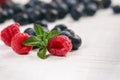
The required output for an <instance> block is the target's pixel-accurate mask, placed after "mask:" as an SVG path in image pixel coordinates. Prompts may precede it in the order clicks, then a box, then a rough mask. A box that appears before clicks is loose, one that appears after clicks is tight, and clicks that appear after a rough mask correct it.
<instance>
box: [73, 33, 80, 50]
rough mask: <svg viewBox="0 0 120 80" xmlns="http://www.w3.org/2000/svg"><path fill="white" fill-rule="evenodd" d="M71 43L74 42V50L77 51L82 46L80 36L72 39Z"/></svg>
mask: <svg viewBox="0 0 120 80" xmlns="http://www.w3.org/2000/svg"><path fill="white" fill-rule="evenodd" d="M71 42H72V50H77V49H78V48H79V47H80V46H81V44H82V40H81V38H80V37H79V36H78V35H75V36H74V37H72V38H71Z"/></svg>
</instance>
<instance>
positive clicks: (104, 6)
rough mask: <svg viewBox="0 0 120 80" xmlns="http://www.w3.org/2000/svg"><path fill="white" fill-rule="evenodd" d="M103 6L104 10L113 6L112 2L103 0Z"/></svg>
mask: <svg viewBox="0 0 120 80" xmlns="http://www.w3.org/2000/svg"><path fill="white" fill-rule="evenodd" d="M102 4H103V8H108V7H109V6H110V5H111V0H103V1H102Z"/></svg>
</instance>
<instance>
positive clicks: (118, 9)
mask: <svg viewBox="0 0 120 80" xmlns="http://www.w3.org/2000/svg"><path fill="white" fill-rule="evenodd" d="M112 9H113V11H114V13H116V14H118V13H120V6H119V5H116V6H113V8H112Z"/></svg>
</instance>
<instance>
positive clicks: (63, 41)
mask: <svg viewBox="0 0 120 80" xmlns="http://www.w3.org/2000/svg"><path fill="white" fill-rule="evenodd" d="M47 49H48V51H49V52H50V53H51V54H53V55H55V56H65V55H66V54H67V52H69V51H71V49H72V44H71V41H70V40H69V38H68V37H67V36H64V35H59V36H56V37H54V38H52V39H50V40H49V42H48V46H47Z"/></svg>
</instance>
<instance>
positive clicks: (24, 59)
mask: <svg viewBox="0 0 120 80" xmlns="http://www.w3.org/2000/svg"><path fill="white" fill-rule="evenodd" d="M23 1H24V0H23ZM12 23H13V21H12V20H9V21H6V22H5V23H4V24H1V25H0V30H2V29H3V28H4V27H6V26H7V25H9V24H12ZM60 23H62V24H66V25H67V26H69V28H70V29H73V30H74V31H75V32H76V33H77V34H79V35H80V36H81V38H82V41H83V43H82V46H81V47H80V49H79V50H77V51H74V52H70V53H69V54H68V55H67V56H66V57H55V56H50V57H49V58H48V59H46V60H42V59H39V58H38V57H37V55H36V51H32V52H31V53H30V54H29V55H26V56H25V55H24V56H21V55H17V54H16V53H15V52H14V51H12V49H11V48H9V47H7V46H5V45H4V44H3V43H2V41H0V80H120V15H114V14H113V12H112V10H111V9H106V10H99V11H98V12H97V14H96V15H95V16H94V17H83V18H81V19H80V20H79V21H76V22H75V21H73V20H72V19H71V17H70V16H69V15H68V16H67V17H66V18H65V19H64V20H58V21H56V22H55V23H49V24H48V25H49V28H50V29H51V28H53V27H54V26H55V25H56V24H60ZM32 26H33V25H32V24H31V25H27V26H24V27H21V31H23V30H24V29H26V28H27V27H32Z"/></svg>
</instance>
